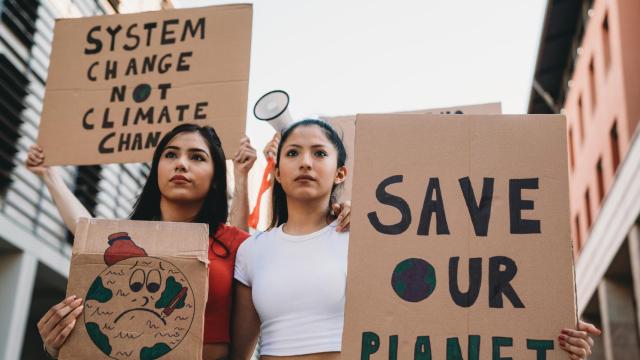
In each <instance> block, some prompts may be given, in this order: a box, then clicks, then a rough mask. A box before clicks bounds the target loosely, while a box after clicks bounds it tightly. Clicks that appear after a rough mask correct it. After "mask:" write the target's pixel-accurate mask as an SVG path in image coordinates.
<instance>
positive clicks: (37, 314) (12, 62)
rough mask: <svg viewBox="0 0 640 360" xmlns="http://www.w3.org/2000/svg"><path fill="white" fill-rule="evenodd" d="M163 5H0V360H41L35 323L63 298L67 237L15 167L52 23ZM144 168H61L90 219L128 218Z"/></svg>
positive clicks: (37, 102) (30, 134) (44, 197)
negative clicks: (58, 19)
mask: <svg viewBox="0 0 640 360" xmlns="http://www.w3.org/2000/svg"><path fill="white" fill-rule="evenodd" d="M167 6H170V3H167V2H165V1H144V2H143V1H125V2H122V4H120V1H117V0H109V1H107V0H0V139H1V141H0V288H2V289H3V290H2V291H0V324H2V326H0V359H5V360H13V359H42V358H43V356H44V353H43V352H42V341H41V340H40V337H39V335H38V332H37V327H36V324H37V322H38V320H39V319H40V318H41V317H42V315H44V313H45V312H46V311H47V310H48V309H49V308H50V307H51V306H52V305H54V304H55V303H57V302H59V301H61V300H62V299H63V298H64V295H65V289H66V279H67V275H68V271H69V259H70V255H71V244H72V241H73V239H72V237H71V236H70V235H69V233H68V232H67V230H66V229H65V227H64V224H63V223H62V220H61V218H60V216H59V214H58V212H57V209H56V208H55V206H54V204H53V203H52V201H51V197H50V196H49V193H48V191H47V190H46V188H45V186H44V184H43V183H42V181H41V180H40V179H39V178H38V177H37V176H36V175H34V174H32V173H31V172H29V171H28V170H27V169H26V168H25V167H24V165H23V163H24V159H25V158H26V154H27V151H28V147H29V146H30V145H31V144H33V143H34V142H35V141H36V137H37V133H38V124H39V122H40V112H41V110H42V102H43V97H44V89H45V84H46V79H47V68H48V64H49V54H50V51H51V42H52V39H53V28H54V24H55V19H57V18H64V17H80V16H95V15H103V14H112V13H115V12H118V10H119V9H121V10H122V11H123V12H124V11H127V12H129V11H140V10H151V9H159V8H161V7H167ZM147 172H148V166H147V165H145V164H126V165H105V166H81V167H64V168H62V173H63V176H64V178H65V181H66V183H67V185H69V187H70V188H71V189H72V190H73V191H74V193H75V195H76V196H77V197H78V198H79V199H80V200H81V202H82V203H83V204H84V205H85V207H87V209H89V210H90V212H92V213H93V214H94V215H95V216H99V217H105V218H124V217H127V215H128V214H129V212H130V211H131V204H132V203H133V200H134V199H135V197H136V195H137V193H138V192H139V189H140V188H141V185H142V182H143V181H144V179H145V178H146V175H147Z"/></svg>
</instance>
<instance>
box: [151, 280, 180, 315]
mask: <svg viewBox="0 0 640 360" xmlns="http://www.w3.org/2000/svg"><path fill="white" fill-rule="evenodd" d="M180 290H182V284H180V283H179V282H177V281H176V279H174V278H173V276H169V278H167V283H166V287H165V288H164V291H163V292H162V295H161V296H160V299H158V301H156V305H155V306H156V309H162V308H165V307H167V306H169V304H171V301H172V300H173V299H174V298H175V297H176V296H178V294H179V293H180ZM185 299H186V296H183V297H182V298H181V299H180V301H178V303H177V305H176V306H175V308H176V309H182V308H183V307H184V300H185Z"/></svg>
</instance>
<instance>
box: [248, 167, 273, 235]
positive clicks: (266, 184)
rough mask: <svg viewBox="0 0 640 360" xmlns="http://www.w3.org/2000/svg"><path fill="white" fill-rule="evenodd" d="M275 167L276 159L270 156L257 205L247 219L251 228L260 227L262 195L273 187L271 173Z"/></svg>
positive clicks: (263, 175)
mask: <svg viewBox="0 0 640 360" xmlns="http://www.w3.org/2000/svg"><path fill="white" fill-rule="evenodd" d="M275 167H276V161H275V159H274V158H272V157H269V160H267V167H266V168H265V169H264V174H262V183H261V184H260V191H259V192H258V198H257V199H256V206H255V207H254V208H253V211H252V212H251V214H250V215H249V219H248V221H247V224H248V225H249V227H251V228H254V229H256V228H257V227H258V222H259V221H260V202H261V200H262V195H264V193H265V192H266V191H267V190H269V188H270V187H271V181H270V179H269V175H271V172H273V169H274V168H275Z"/></svg>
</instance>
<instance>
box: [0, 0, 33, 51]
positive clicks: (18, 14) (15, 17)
mask: <svg viewBox="0 0 640 360" xmlns="http://www.w3.org/2000/svg"><path fill="white" fill-rule="evenodd" d="M0 12H2V15H1V19H2V23H3V24H4V25H6V27H7V28H8V29H9V30H11V32H12V33H13V34H14V35H15V36H16V37H17V38H18V40H20V42H22V43H23V44H24V45H25V46H26V47H27V48H31V45H33V34H34V33H35V31H36V19H37V18H38V0H21V1H0Z"/></svg>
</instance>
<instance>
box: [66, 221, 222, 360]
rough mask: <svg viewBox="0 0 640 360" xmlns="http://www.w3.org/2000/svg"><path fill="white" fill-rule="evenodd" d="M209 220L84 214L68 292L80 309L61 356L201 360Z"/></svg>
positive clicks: (77, 236)
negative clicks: (133, 218) (173, 220)
mask: <svg viewBox="0 0 640 360" xmlns="http://www.w3.org/2000/svg"><path fill="white" fill-rule="evenodd" d="M208 244H209V242H208V228H207V225H206V224H193V223H169V222H152V221H128V220H97V219H91V220H90V219H81V220H80V222H79V223H78V224H77V227H76V237H75V240H74V244H73V254H72V258H71V270H70V273H69V282H68V285H67V294H69V295H72V294H73V295H76V296H78V297H79V298H82V299H84V309H83V314H82V315H81V316H80V317H79V318H78V322H77V323H76V326H75V328H74V330H73V332H72V333H71V336H70V337H69V338H68V339H67V341H66V343H65V345H64V346H63V347H62V349H61V352H60V359H108V358H112V359H156V358H158V357H160V356H162V358H163V359H201V358H202V341H203V330H204V309H205V306H206V302H207V294H208V290H207V289H208V284H209V283H208V266H207V264H208V255H207V248H208Z"/></svg>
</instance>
